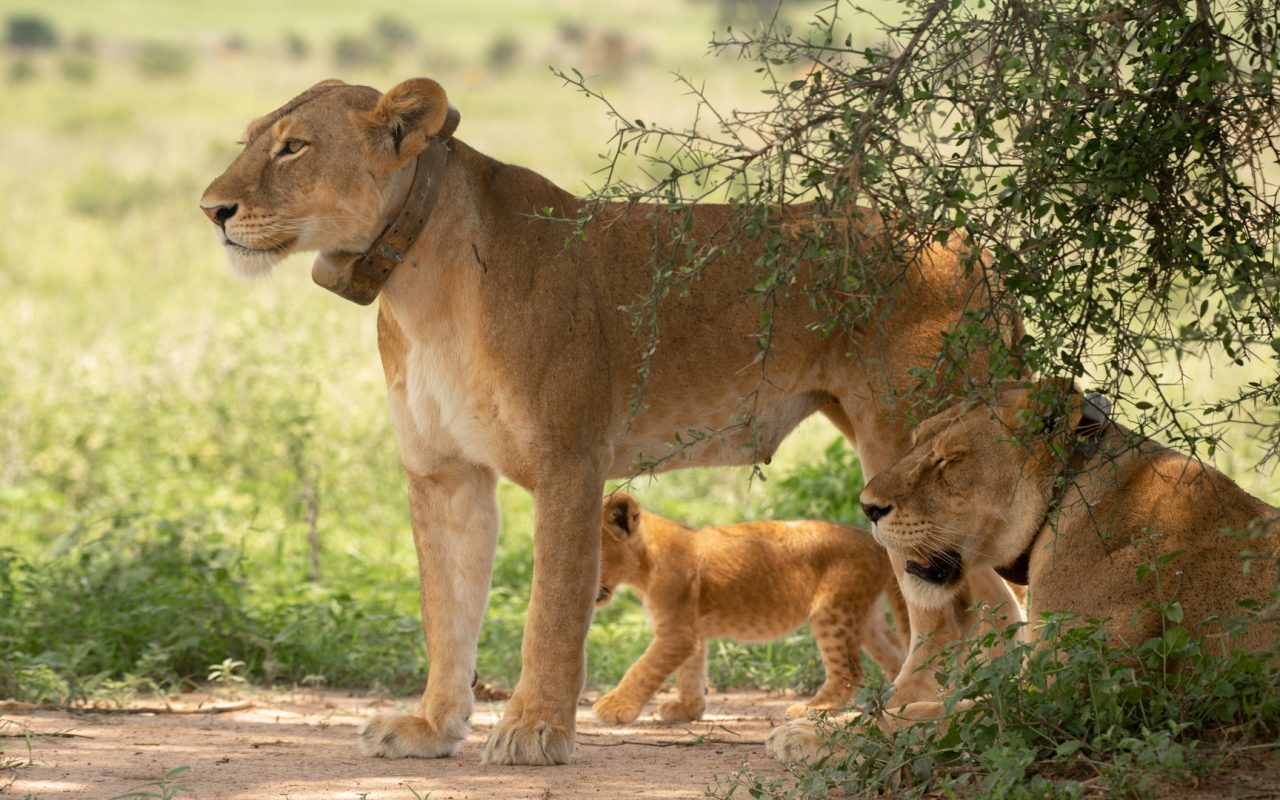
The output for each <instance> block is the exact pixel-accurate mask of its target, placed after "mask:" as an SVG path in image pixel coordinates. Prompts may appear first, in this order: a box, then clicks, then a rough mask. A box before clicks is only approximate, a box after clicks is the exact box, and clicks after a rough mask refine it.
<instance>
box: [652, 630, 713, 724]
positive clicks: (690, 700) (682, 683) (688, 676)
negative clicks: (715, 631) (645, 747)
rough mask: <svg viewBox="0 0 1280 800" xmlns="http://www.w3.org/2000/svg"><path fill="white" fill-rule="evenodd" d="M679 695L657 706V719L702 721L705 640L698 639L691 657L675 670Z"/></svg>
mask: <svg viewBox="0 0 1280 800" xmlns="http://www.w3.org/2000/svg"><path fill="white" fill-rule="evenodd" d="M676 685H677V686H678V687H679V689H680V695H679V697H677V698H676V699H675V700H668V701H666V702H665V703H663V704H662V705H660V706H658V719H660V720H662V721H663V722H692V721H693V720H695V719H702V712H703V711H706V710H707V640H706V639H698V644H697V647H696V648H695V649H694V651H693V655H691V656H689V657H688V658H687V659H685V662H684V663H683V664H681V665H680V668H679V669H678V670H676Z"/></svg>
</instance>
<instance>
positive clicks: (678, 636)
mask: <svg viewBox="0 0 1280 800" xmlns="http://www.w3.org/2000/svg"><path fill="white" fill-rule="evenodd" d="M700 642H701V639H700V638H699V637H698V636H697V635H696V634H695V633H694V632H693V628H692V626H688V627H685V626H680V627H674V628H673V627H670V626H669V627H667V628H666V629H659V630H657V631H655V632H654V638H653V641H652V642H650V643H649V647H648V648H647V649H646V650H645V651H644V655H642V656H640V658H639V659H637V660H636V663H634V664H632V665H631V668H630V669H628V670H627V674H626V675H623V676H622V682H621V683H619V684H618V688H616V689H614V690H613V691H612V692H609V693H608V694H606V695H605V696H604V697H601V698H600V699H599V700H597V701H596V705H595V712H596V716H597V717H599V718H600V719H601V720H602V721H604V722H613V723H624V722H632V721H634V720H635V719H636V717H638V716H640V710H641V709H643V708H644V704H645V703H647V702H649V698H650V697H653V695H654V693H655V692H657V691H658V689H659V688H660V687H661V686H662V682H663V681H665V680H666V679H667V676H668V675H670V674H671V673H672V672H674V671H675V670H676V668H677V667H679V666H681V665H682V664H684V663H686V662H688V661H689V660H690V659H691V658H692V657H693V655H694V651H695V650H697V649H698V645H699V644H700ZM703 664H704V665H705V659H704V660H703ZM682 689H683V686H682ZM682 696H683V693H682ZM699 713H701V710H699Z"/></svg>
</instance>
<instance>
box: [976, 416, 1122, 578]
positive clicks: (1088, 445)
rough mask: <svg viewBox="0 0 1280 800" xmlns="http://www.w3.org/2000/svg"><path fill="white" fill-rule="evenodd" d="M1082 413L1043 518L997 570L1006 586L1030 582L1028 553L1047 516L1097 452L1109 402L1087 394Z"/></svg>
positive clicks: (1047, 519) (1045, 524) (1060, 502)
mask: <svg viewBox="0 0 1280 800" xmlns="http://www.w3.org/2000/svg"><path fill="white" fill-rule="evenodd" d="M1082 411H1083V414H1082V416H1081V417H1080V424H1078V425H1077V426H1076V436H1075V442H1074V443H1073V444H1072V447H1071V457H1070V458H1069V459H1068V460H1067V467H1066V469H1064V470H1063V471H1062V474H1060V475H1059V476H1058V480H1057V481H1056V486H1055V487H1054V491H1053V497H1052V498H1051V499H1050V500H1049V508H1048V509H1047V510H1045V512H1044V519H1043V520H1042V521H1041V522H1040V525H1039V526H1038V527H1037V528H1036V532H1035V533H1034V534H1032V536H1031V541H1030V542H1028V543H1027V549H1025V550H1023V551H1022V554H1021V555H1019V556H1018V557H1017V558H1015V559H1014V560H1013V562H1012V563H1010V564H1008V565H1006V566H1003V567H996V574H997V575H999V576H1000V577H1001V578H1004V579H1005V580H1006V581H1008V582H1009V583H1016V584H1017V585H1019V586H1026V585H1027V583H1028V582H1029V581H1030V575H1029V573H1030V570H1031V551H1032V549H1033V548H1034V547H1035V546H1036V542H1037V541H1039V540H1040V533H1041V532H1042V531H1044V529H1045V528H1046V527H1047V526H1048V524H1049V516H1050V515H1051V514H1053V513H1054V512H1055V511H1057V510H1058V508H1059V507H1061V505H1062V498H1063V495H1065V494H1066V492H1067V484H1068V483H1069V482H1070V479H1071V478H1072V477H1073V476H1075V475H1078V474H1079V473H1080V472H1081V471H1083V470H1084V465H1085V463H1086V462H1087V461H1088V460H1089V459H1090V458H1093V455H1094V454H1095V453H1097V452H1098V444H1099V443H1100V442H1101V441H1102V434H1103V433H1104V432H1105V431H1106V430H1107V422H1108V421H1109V418H1110V415H1111V401H1110V400H1108V399H1107V398H1105V397H1103V396H1102V395H1100V394H1097V393H1094V392H1090V393H1089V394H1088V395H1087V396H1086V397H1085V399H1084V408H1083V409H1082Z"/></svg>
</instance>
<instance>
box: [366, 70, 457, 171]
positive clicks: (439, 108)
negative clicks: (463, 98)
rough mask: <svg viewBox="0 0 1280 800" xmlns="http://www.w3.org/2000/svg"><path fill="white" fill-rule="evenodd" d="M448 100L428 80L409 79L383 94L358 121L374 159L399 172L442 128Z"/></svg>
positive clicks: (446, 115) (445, 117) (440, 90)
mask: <svg viewBox="0 0 1280 800" xmlns="http://www.w3.org/2000/svg"><path fill="white" fill-rule="evenodd" d="M448 116H449V99H448V97H446V96H445V93H444V89H443V88H442V87H441V86H440V84H438V83H436V82H435V81H433V80H431V79H430V78H410V79H409V80H407V81H405V82H404V83H400V84H397V85H396V86H393V87H391V88H390V89H388V90H387V93H386V94H384V95H383V96H382V97H381V98H379V100H378V104H377V105H376V106H374V108H373V110H372V111H368V112H365V113H364V114H363V115H362V117H363V119H362V120H361V121H362V122H363V123H364V126H365V128H366V130H367V131H368V133H369V136H370V143H371V145H372V147H373V150H374V153H375V154H376V155H381V156H384V157H385V158H386V159H387V160H388V163H389V164H391V165H392V166H391V168H390V169H389V170H387V171H388V172H393V171H395V170H396V169H399V168H400V167H401V166H403V165H404V164H405V162H407V161H408V160H409V159H411V158H416V157H417V155H418V154H419V153H421V152H422V151H423V150H425V149H426V147H427V140H428V139H430V138H431V137H432V136H435V135H436V134H437V133H439V132H440V130H441V129H442V128H443V127H444V124H445V120H446V119H447V118H448Z"/></svg>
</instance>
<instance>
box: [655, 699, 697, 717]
mask: <svg viewBox="0 0 1280 800" xmlns="http://www.w3.org/2000/svg"><path fill="white" fill-rule="evenodd" d="M706 708H707V704H706V703H701V702H699V703H685V702H683V701H681V700H668V701H667V702H665V703H663V704H662V705H660V706H658V719H660V720H662V721H663V722H692V721H693V720H695V719H702V712H703V711H705V710H706Z"/></svg>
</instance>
